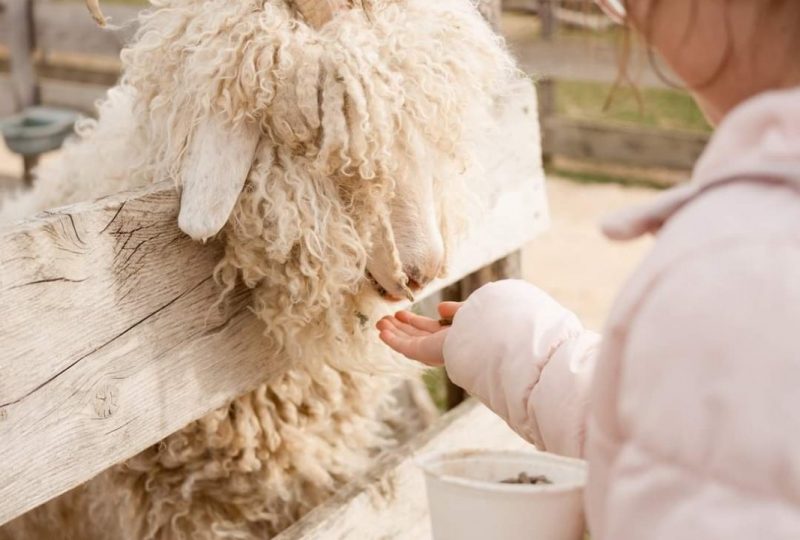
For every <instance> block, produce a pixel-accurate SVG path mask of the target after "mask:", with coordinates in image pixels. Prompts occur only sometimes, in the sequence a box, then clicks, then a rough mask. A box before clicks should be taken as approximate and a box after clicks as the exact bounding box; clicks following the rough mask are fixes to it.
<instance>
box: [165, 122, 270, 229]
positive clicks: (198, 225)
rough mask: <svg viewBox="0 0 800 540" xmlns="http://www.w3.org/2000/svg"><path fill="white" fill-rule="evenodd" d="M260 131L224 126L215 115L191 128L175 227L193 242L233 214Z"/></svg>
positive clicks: (242, 125)
mask: <svg viewBox="0 0 800 540" xmlns="http://www.w3.org/2000/svg"><path fill="white" fill-rule="evenodd" d="M259 136H260V130H259V129H258V125H256V124H255V123H254V122H241V123H239V124H236V125H231V124H226V123H225V122H224V121H223V120H222V119H221V118H219V117H218V116H216V115H211V116H209V117H208V118H206V119H204V120H203V121H202V122H201V123H200V124H199V125H198V126H197V128H195V130H194V133H193V134H192V140H191V142H190V144H189V149H188V151H187V154H186V156H185V157H184V160H183V163H184V166H183V171H182V175H183V177H182V178H181V184H182V186H183V189H182V192H181V209H180V213H179V214H178V227H180V229H181V230H182V231H183V232H185V233H186V234H188V235H189V236H191V237H192V239H194V240H201V241H204V240H207V239H208V238H210V237H212V236H214V235H215V234H217V233H218V232H219V231H220V230H222V227H223V226H225V223H226V222H227V221H228V218H229V217H230V215H231V211H233V206H234V205H235V204H236V200H237V199H238V197H239V194H240V193H241V192H242V188H243V187H244V182H245V180H246V179H247V175H248V173H249V172H250V166H251V165H252V164H253V158H254V156H255V152H256V146H257V145H258V139H259Z"/></svg>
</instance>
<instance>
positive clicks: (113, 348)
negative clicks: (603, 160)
mask: <svg viewBox="0 0 800 540" xmlns="http://www.w3.org/2000/svg"><path fill="white" fill-rule="evenodd" d="M496 113H497V119H498V122H497V131H496V132H493V133H490V134H487V137H486V145H485V147H483V148H482V149H481V151H480V155H479V156H478V158H479V161H480V163H481V165H482V166H481V172H480V173H478V171H477V170H476V171H475V172H474V173H473V174H472V175H471V177H470V178H471V179H470V183H471V185H472V186H473V188H474V190H475V192H476V195H477V196H478V197H480V200H483V201H486V209H485V212H484V213H482V215H480V216H476V220H475V222H476V225H475V227H474V229H473V230H472V231H471V233H470V235H469V237H468V239H467V240H465V241H464V242H463V243H462V248H461V249H460V250H459V251H458V252H457V253H456V256H455V257H454V260H453V265H452V269H451V273H450V277H449V279H446V280H440V281H439V282H437V283H434V284H432V285H431V286H430V287H429V288H428V292H427V293H426V294H428V293H431V292H433V291H437V290H440V289H442V288H443V287H445V286H447V285H449V284H451V283H453V282H455V281H457V280H459V279H461V278H462V277H464V276H466V275H468V274H470V273H473V272H475V271H476V270H478V269H480V268H482V267H485V266H487V265H490V264H491V263H493V262H494V261H496V260H498V259H502V258H503V257H506V256H507V255H509V254H510V253H513V252H515V251H517V250H519V249H520V248H521V247H522V246H524V245H525V244H526V243H527V242H528V241H529V240H530V239H531V238H532V237H533V236H534V235H535V234H536V233H537V232H538V231H540V230H541V229H542V228H543V227H544V226H545V224H546V222H547V209H546V206H545V196H544V188H543V180H544V178H543V173H542V169H541V160H540V144H539V128H538V122H537V119H536V100H535V96H534V93H533V89H532V86H531V85H530V84H529V83H527V82H524V81H523V82H521V84H520V87H519V89H518V92H517V93H516V94H514V95H513V96H512V97H511V98H509V99H508V100H506V101H503V102H502V103H498V105H497V111H496ZM177 209H178V195H177V194H176V193H175V190H174V188H173V187H172V185H171V184H164V183H162V184H156V185H154V186H152V187H150V188H147V189H143V190H140V191H137V192H133V193H124V194H119V195H114V196H112V197H108V198H106V199H102V200H100V201H97V202H91V203H81V204H76V205H73V206H69V207H65V208H61V209H56V210H53V211H49V212H47V213H45V214H43V215H41V216H39V217H37V218H35V219H32V220H29V221H26V222H23V223H20V224H18V225H15V226H12V227H7V228H5V229H0V350H2V351H3V354H2V355H1V356H0V374H2V376H0V441H2V449H3V452H2V459H0V523H3V522H5V521H8V520H10V519H12V518H13V517H15V516H17V515H19V514H21V513H23V512H25V511H26V510H29V509H30V508H33V507H34V506H37V505H38V504H40V503H43V502H45V501H46V500H48V499H50V498H52V497H55V496H56V495H58V494H60V493H62V492H64V491H66V490H68V489H69V488H71V487H73V486H76V485H78V484H80V483H82V482H83V481H85V480H87V479H89V478H91V477H92V476H94V475H95V474H97V473H99V472H101V471H102V470H104V469H105V468H107V467H109V466H111V465H112V464H114V463H118V462H119V461H122V460H124V459H125V458H128V457H130V456H132V455H134V454H136V453H137V452H139V451H141V450H142V449H144V448H146V447H147V446H149V445H151V444H153V443H155V442H157V441H158V440H160V439H162V438H164V437H165V436H166V435H168V434H170V433H172V432H174V431H176V430H177V429H179V428H181V427H182V426H184V425H186V424H187V423H188V422H190V421H192V420H194V419H196V418H198V417H200V416H202V415H203V414H205V413H206V412H208V411H209V410H211V409H213V408H215V407H218V406H221V405H222V404H224V403H225V402H227V401H229V400H230V399H232V398H234V397H236V396H238V395H241V394H242V393H244V392H246V391H248V390H250V389H252V388H253V387H254V386H255V385H256V384H258V383H259V382H261V381H264V380H269V378H270V377H272V376H274V375H275V374H276V373H278V372H279V371H281V370H282V369H283V368H284V366H282V365H276V364H272V365H268V364H266V363H265V362H264V361H263V357H262V355H261V347H260V343H261V339H262V337H261V336H262V330H263V324H262V323H260V322H259V321H257V320H256V319H255V318H254V317H253V316H252V315H251V313H250V312H249V311H248V310H247V305H248V300H249V297H248V291H246V290H244V289H240V290H237V291H236V292H235V294H234V295H233V298H232V301H231V303H230V305H229V306H227V309H225V310H223V311H215V310H212V309H211V306H212V305H213V304H214V302H215V300H216V299H217V295H218V292H219V291H218V290H217V288H216V287H215V284H214V282H213V280H212V277H211V275H212V270H213V267H214V265H215V262H216V261H217V260H218V258H219V255H220V251H219V250H220V246H218V245H215V244H214V243H211V244H208V245H200V244H197V243H194V242H192V241H191V240H190V239H189V238H188V237H186V236H185V235H183V234H182V233H181V232H180V231H179V229H178V228H177V225H176V216H177ZM423 296H424V295H423ZM234 366H235V367H234Z"/></svg>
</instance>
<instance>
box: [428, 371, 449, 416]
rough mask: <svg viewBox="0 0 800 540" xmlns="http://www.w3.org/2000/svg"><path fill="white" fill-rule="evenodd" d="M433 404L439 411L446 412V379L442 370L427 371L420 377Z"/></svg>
mask: <svg viewBox="0 0 800 540" xmlns="http://www.w3.org/2000/svg"><path fill="white" fill-rule="evenodd" d="M422 380H423V381H424V382H425V386H427V387H428V393H430V395H431V398H432V399H433V402H434V403H435V404H436V407H438V409H439V410H440V411H445V410H447V378H446V376H445V373H444V368H435V369H429V370H427V371H426V372H425V373H424V374H423V375H422Z"/></svg>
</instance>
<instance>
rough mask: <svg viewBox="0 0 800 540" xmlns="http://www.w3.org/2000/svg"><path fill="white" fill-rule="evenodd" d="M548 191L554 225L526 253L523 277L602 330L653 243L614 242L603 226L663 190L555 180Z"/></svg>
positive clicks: (595, 328)
mask: <svg viewBox="0 0 800 540" xmlns="http://www.w3.org/2000/svg"><path fill="white" fill-rule="evenodd" d="M547 190H548V199H549V201H550V212H551V219H552V225H551V228H550V229H549V230H548V231H547V232H545V233H544V234H542V235H541V236H540V237H539V238H537V239H536V240H534V241H533V242H532V243H531V244H530V245H529V246H528V247H527V248H526V249H525V250H524V251H523V275H524V277H525V279H527V280H528V281H530V282H531V283H534V284H535V285H537V286H539V287H541V288H542V289H544V290H545V291H547V292H548V293H550V294H551V295H552V296H553V297H554V298H556V300H558V301H559V302H561V303H562V304H564V305H565V306H567V307H568V308H570V309H572V310H573V311H575V312H576V313H577V314H578V316H579V317H580V318H581V320H582V321H583V323H584V325H585V326H586V327H587V328H591V329H593V330H601V329H602V328H603V323H604V321H605V318H606V316H607V313H608V310H609V308H610V307H611V304H612V302H613V300H614V298H615V296H616V294H617V291H618V290H619V289H620V287H621V286H622V285H623V284H624V282H625V280H626V278H627V277H628V276H629V275H630V273H631V272H632V271H633V269H634V268H635V267H636V265H637V263H638V262H639V261H640V260H641V258H642V257H643V256H644V255H645V254H646V252H647V250H648V249H649V248H650V246H651V242H652V241H651V240H650V239H649V238H644V239H639V240H636V241H633V242H625V243H617V242H611V241H609V240H608V239H606V238H605V237H604V236H603V234H602V233H601V232H600V230H599V227H598V224H599V222H600V221H601V220H602V218H603V217H604V216H606V215H608V214H609V213H613V211H615V210H618V209H621V208H625V207H628V206H631V205H636V204H641V203H643V202H646V201H648V200H649V199H651V198H653V197H654V196H655V195H656V194H658V191H656V190H652V189H647V188H634V187H623V186H620V185H617V184H583V183H577V182H573V181H570V180H564V179H560V178H552V177H551V178H549V180H548V183H547Z"/></svg>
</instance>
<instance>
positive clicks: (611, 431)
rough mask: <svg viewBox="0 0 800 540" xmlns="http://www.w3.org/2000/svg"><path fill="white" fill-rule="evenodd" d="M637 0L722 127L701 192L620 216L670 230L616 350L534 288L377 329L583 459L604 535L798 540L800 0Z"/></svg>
mask: <svg viewBox="0 0 800 540" xmlns="http://www.w3.org/2000/svg"><path fill="white" fill-rule="evenodd" d="M607 3H608V4H613V2H611V1H610V0H608V1H607ZM625 4H627V5H626V8H627V15H623V14H622V13H617V14H618V15H622V16H624V17H625V20H626V21H627V23H628V24H629V25H630V26H631V27H633V28H634V29H635V30H636V31H638V32H640V33H641V34H642V35H643V37H644V39H645V40H647V42H648V43H649V44H650V45H651V46H652V47H654V48H655V49H656V50H657V51H658V52H659V53H660V55H661V56H662V57H663V59H664V60H665V61H666V62H667V63H668V64H669V65H670V67H671V68H672V70H673V71H674V72H675V73H676V74H677V75H678V76H680V77H681V78H682V79H683V80H684V81H686V83H687V85H688V86H689V87H690V88H691V89H692V91H693V93H694V95H695V97H696V99H697V101H698V103H699V104H700V106H701V107H702V108H703V109H704V111H705V112H706V114H707V116H708V117H709V119H710V120H711V121H712V122H714V123H715V124H718V129H717V131H716V133H715V135H714V137H713V139H712V141H711V143H710V144H709V146H708V148H707V149H706V151H705V153H704V155H703V156H702V158H701V159H700V161H699V162H698V164H697V166H696V168H695V171H694V175H693V180H692V182H691V183H690V184H689V185H687V186H684V187H680V188H678V189H675V190H672V191H670V192H668V193H666V194H664V195H663V196H661V197H660V198H658V199H657V201H656V202H655V203H653V204H651V205H649V206H648V207H646V208H639V209H634V210H631V211H629V212H627V213H625V214H623V215H620V216H617V217H616V218H615V219H612V220H611V221H609V222H607V223H606V224H605V226H604V229H605V232H606V233H607V234H608V236H610V237H611V238H614V239H622V240H625V239H631V238H634V237H637V236H639V235H642V234H645V233H655V234H657V236H658V238H657V242H656V245H655V248H654V249H653V251H652V253H651V254H650V255H649V256H648V257H647V258H646V260H645V261H644V263H643V264H642V265H641V267H640V268H639V269H638V270H637V271H636V273H635V274H634V276H633V277H632V279H631V280H630V281H629V283H628V284H627V286H626V287H625V288H624V290H623V291H622V292H621V294H620V295H619V297H618V299H617V302H616V306H615V307H614V309H613V311H612V314H611V316H610V320H609V322H608V324H607V326H606V329H605V336H604V338H603V340H602V342H601V340H600V339H599V336H597V335H595V334H593V333H591V332H588V331H586V330H584V329H583V328H582V327H581V324H580V323H579V322H578V320H577V318H576V317H575V316H574V315H573V314H572V313H570V312H569V311H568V310H566V309H565V308H563V307H562V306H560V305H559V304H558V303H556V302H555V301H554V300H553V299H551V298H550V297H548V296H547V295H546V294H545V293H544V292H542V291H540V290H539V289H537V288H536V287H534V286H532V285H529V284H526V283H524V282H521V281H501V282H497V283H493V284H490V285H487V286H485V287H483V288H481V289H480V290H478V291H477V292H476V293H475V294H473V295H472V296H471V297H470V298H469V299H468V300H467V301H466V302H465V303H463V304H457V303H445V304H442V305H441V306H440V312H441V314H442V315H443V316H444V317H451V316H454V321H453V325H452V327H450V328H443V327H440V326H439V324H438V323H437V322H435V321H433V320H431V319H426V318H423V317H419V316H416V315H413V314H411V313H408V312H400V313H398V314H397V315H396V317H390V318H387V319H384V320H382V321H381V322H380V323H379V325H378V326H379V329H380V332H381V333H380V335H381V338H382V339H383V340H384V341H385V342H386V343H387V344H388V345H389V346H391V347H393V348H394V349H396V350H397V351H399V352H401V353H403V354H405V355H406V356H408V357H410V358H413V359H416V360H419V361H421V362H424V363H426V364H428V365H441V364H442V363H444V365H445V366H446V367H447V370H448V373H449V374H450V376H451V377H452V379H453V380H454V381H455V382H456V383H457V384H459V385H460V386H462V387H464V388H465V389H466V390H467V391H469V392H470V393H472V394H473V395H475V396H476V397H477V398H479V399H480V400H481V401H483V402H484V403H485V404H486V405H487V406H489V407H490V408H491V409H492V410H494V411H495V412H496V413H497V414H499V415H501V416H502V417H503V418H504V419H506V420H507V421H508V423H509V424H510V425H511V427H513V428H514V429H515V430H516V431H517V432H519V433H520V435H522V436H523V437H525V438H526V439H528V440H529V441H531V442H532V443H534V444H535V445H536V446H537V447H539V448H540V449H544V450H548V451H551V452H558V453H562V454H566V455H572V456H582V457H585V458H586V459H587V460H588V463H589V483H588V486H587V490H586V511H587V516H588V522H589V527H590V529H591V534H592V538H593V540H642V539H664V540H667V539H669V540H677V539H681V540H685V539H703V540H713V539H726V540H730V539H748V540H749V539H754V538H765V539H770V540H774V539H787V540H788V539H798V538H800V1H798V0H627V2H625ZM607 7H608V6H607ZM611 7H613V6H611ZM543 262H544V261H543Z"/></svg>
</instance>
